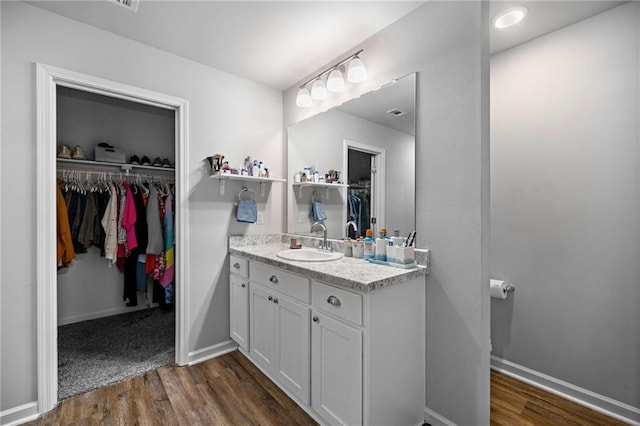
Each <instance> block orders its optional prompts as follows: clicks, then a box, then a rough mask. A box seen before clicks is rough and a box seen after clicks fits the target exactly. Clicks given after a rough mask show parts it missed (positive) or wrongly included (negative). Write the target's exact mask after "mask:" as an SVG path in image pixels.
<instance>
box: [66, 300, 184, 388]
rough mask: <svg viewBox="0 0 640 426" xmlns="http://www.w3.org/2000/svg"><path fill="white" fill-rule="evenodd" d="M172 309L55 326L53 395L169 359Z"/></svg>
mask: <svg viewBox="0 0 640 426" xmlns="http://www.w3.org/2000/svg"><path fill="white" fill-rule="evenodd" d="M174 336H175V313H174V312H173V311H169V312H167V311H163V310H161V309H160V308H154V309H152V310H151V312H149V311H146V310H145V311H137V312H129V313H126V314H122V315H115V316H111V317H105V318H99V319H95V320H90V321H82V322H79V323H75V324H69V325H63V326H59V327H58V400H63V399H65V398H69V397H72V396H75V395H79V394H82V393H84V392H87V391H89V390H91V389H95V388H98V387H102V386H106V385H109V384H112V383H115V382H118V381H120V380H124V379H127V378H130V377H134V376H137V375H140V374H143V373H145V372H147V371H151V370H154V369H156V368H159V367H162V366H165V365H168V364H171V363H173V362H174V360H175V355H174V345H175V339H174Z"/></svg>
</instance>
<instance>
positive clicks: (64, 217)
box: [56, 180, 76, 267]
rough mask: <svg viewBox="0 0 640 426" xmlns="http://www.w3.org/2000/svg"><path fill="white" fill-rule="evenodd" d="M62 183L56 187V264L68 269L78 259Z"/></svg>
mask: <svg viewBox="0 0 640 426" xmlns="http://www.w3.org/2000/svg"><path fill="white" fill-rule="evenodd" d="M60 183H62V181H60V180H58V185H56V231H57V234H58V241H57V255H56V262H57V264H58V265H60V266H61V267H67V266H69V264H70V263H71V261H72V260H73V259H74V258H75V257H76V253H75V251H74V250H73V241H71V227H70V226H69V216H68V211H67V204H66V203H65V201H64V196H63V195H62V190H61V189H60V186H59V185H60Z"/></svg>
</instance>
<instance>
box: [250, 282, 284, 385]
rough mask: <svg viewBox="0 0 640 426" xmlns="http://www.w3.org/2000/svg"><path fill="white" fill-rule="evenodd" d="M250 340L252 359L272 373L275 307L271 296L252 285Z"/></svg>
mask: <svg viewBox="0 0 640 426" xmlns="http://www.w3.org/2000/svg"><path fill="white" fill-rule="evenodd" d="M249 294H250V302H249V309H250V311H251V314H250V316H249V318H250V327H249V329H250V333H251V339H250V341H249V343H250V346H249V347H250V348H251V350H250V352H251V354H252V356H253V359H254V360H255V361H256V362H257V363H258V364H260V366H262V367H263V368H264V369H265V370H267V371H269V372H272V373H273V372H274V371H275V367H274V363H275V361H276V356H275V355H276V345H275V340H276V339H275V336H276V307H277V305H276V304H275V303H273V296H272V295H271V294H269V292H267V291H266V290H264V289H263V288H261V287H260V286H258V285H254V284H253V283H252V284H251V286H250V289H249Z"/></svg>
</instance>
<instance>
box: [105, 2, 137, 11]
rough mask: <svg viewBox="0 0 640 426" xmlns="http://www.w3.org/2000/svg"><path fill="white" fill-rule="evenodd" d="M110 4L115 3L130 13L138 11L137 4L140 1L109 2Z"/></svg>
mask: <svg viewBox="0 0 640 426" xmlns="http://www.w3.org/2000/svg"><path fill="white" fill-rule="evenodd" d="M109 1H110V2H111V3H115V4H117V5H119V6H122V7H124V8H125V9H128V10H130V11H132V12H137V11H138V3H140V0H109Z"/></svg>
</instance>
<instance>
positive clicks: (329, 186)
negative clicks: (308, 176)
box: [292, 182, 349, 199]
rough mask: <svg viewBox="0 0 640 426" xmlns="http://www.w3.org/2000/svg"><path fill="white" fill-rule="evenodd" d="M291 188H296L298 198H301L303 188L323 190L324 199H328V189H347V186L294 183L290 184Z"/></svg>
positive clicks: (342, 184) (323, 183)
mask: <svg viewBox="0 0 640 426" xmlns="http://www.w3.org/2000/svg"><path fill="white" fill-rule="evenodd" d="M292 185H293V187H296V186H297V187H298V197H299V198H302V188H304V187H314V188H325V191H326V198H327V199H328V198H329V188H348V187H349V185H346V184H344V183H326V182H296V183H293V184H292Z"/></svg>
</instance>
